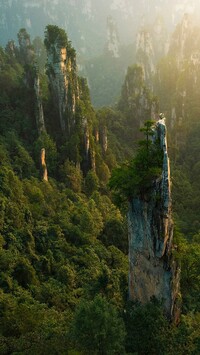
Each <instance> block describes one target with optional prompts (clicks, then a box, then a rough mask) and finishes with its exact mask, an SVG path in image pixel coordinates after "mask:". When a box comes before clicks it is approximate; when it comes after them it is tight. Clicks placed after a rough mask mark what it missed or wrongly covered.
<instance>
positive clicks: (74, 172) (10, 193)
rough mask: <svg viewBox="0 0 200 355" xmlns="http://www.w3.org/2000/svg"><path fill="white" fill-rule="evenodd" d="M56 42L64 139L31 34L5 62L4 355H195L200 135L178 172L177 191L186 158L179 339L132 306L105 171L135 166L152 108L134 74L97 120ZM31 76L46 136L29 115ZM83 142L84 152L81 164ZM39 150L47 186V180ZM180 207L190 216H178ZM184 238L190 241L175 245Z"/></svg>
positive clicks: (0, 252) (122, 231) (0, 193)
mask: <svg viewBox="0 0 200 355" xmlns="http://www.w3.org/2000/svg"><path fill="white" fill-rule="evenodd" d="M48 31H49V32H48ZM54 35H56V38H59V40H60V39H62V40H64V45H65V47H66V48H67V50H68V53H69V58H70V63H71V64H69V62H68V63H66V65H69V68H71V69H70V70H69V72H67V75H68V80H69V82H70V85H71V86H69V88H70V89H69V90H68V102H69V107H68V108H69V111H67V113H66V116H65V115H64V116H63V117H64V119H66V120H67V119H68V118H69V117H71V118H72V120H71V121H70V122H71V126H70V130H67V129H66V130H64V131H62V127H61V126H60V123H59V111H58V105H57V102H58V101H57V100H56V98H55V96H54V91H53V90H54V89H55V87H54V86H53V84H52V82H50V79H51V75H52V76H53V78H54V79H55V78H56V72H54V71H53V70H54V69H55V68H54V66H53V64H52V62H48V67H47V69H48V71H49V72H50V74H49V72H48V71H47V74H44V72H43V71H42V70H39V73H38V64H37V62H38V56H37V51H36V53H35V52H34V48H33V46H32V44H31V43H30V42H29V36H28V34H27V33H26V31H24V30H21V31H20V32H19V36H18V38H19V46H17V47H13V46H12V43H9V44H8V45H7V47H6V49H5V50H4V49H2V48H1V50H0V88H1V90H0V132H1V134H0V275H1V276H0V316H1V322H0V353H1V354H33V355H35V354H71V355H72V354H170V355H171V354H174V355H175V354H198V353H199V346H200V340H199V339H200V334H199V307H200V303H199V290H200V288H199V252H200V249H199V227H198V224H196V225H195V224H194V223H193V222H191V221H193V219H194V218H197V220H198V210H197V208H198V206H199V199H198V194H197V191H199V190H198V186H199V185H198V166H197V165H198V164H197V163H195V164H196V167H195V169H194V170H193V173H192V171H191V169H190V166H191V165H189V164H193V161H192V159H194V154H195V153H196V152H197V151H199V150H198V146H199V143H198V130H197V129H195V126H194V129H195V134H194V131H193V130H191V131H190V132H189V134H191V135H192V136H191V137H192V146H191V144H190V142H191V138H190V135H189V134H187V135H186V138H185V139H187V140H186V142H187V145H186V146H184V149H187V150H189V151H190V154H189V155H188V154H187V161H186V164H184V171H186V173H187V174H191V175H190V178H185V179H183V176H184V175H182V174H183V170H182V166H183V164H182V163H181V156H184V150H183V148H182V146H180V152H179V160H178V165H177V166H176V174H175V173H174V179H175V182H174V186H175V188H176V189H175V192H174V196H175V203H176V214H177V221H178V222H179V226H180V231H179V232H177V233H176V238H177V243H178V247H177V250H176V251H175V253H176V254H177V258H178V259H180V260H181V262H182V293H183V302H184V303H183V317H182V321H181V323H180V324H179V326H178V327H175V326H174V325H171V324H169V322H168V320H167V319H166V318H165V316H164V315H163V313H162V307H160V304H159V303H158V302H157V301H156V300H152V302H151V303H150V304H147V305H146V306H141V305H139V304H132V303H130V302H129V301H128V256H127V254H128V241H127V239H128V238H127V226H126V216H125V215H124V213H123V211H121V212H120V211H119V209H118V208H117V207H116V206H115V205H114V203H113V201H112V196H111V193H110V191H109V189H108V186H107V183H108V180H109V177H110V174H111V170H112V168H113V167H114V166H116V164H117V162H121V161H123V160H124V159H127V158H128V157H130V156H131V155H132V154H133V152H134V150H135V145H136V143H135V142H136V138H138V137H139V135H138V128H139V127H140V125H141V124H142V123H143V122H144V120H146V119H147V118H148V116H149V115H150V112H151V107H152V105H154V108H155V107H157V106H156V105H157V99H156V98H155V97H154V95H152V93H151V92H150V91H149V90H148V88H146V86H145V83H144V81H143V79H142V75H141V69H140V68H139V67H138V66H134V67H132V68H130V69H129V70H128V73H127V76H126V79H125V84H124V86H123V88H122V96H121V99H120V101H119V103H118V105H117V107H116V108H113V109H111V108H105V109H101V110H99V111H98V112H95V111H94V109H93V107H92V105H91V103H90V98H89V91H88V88H87V84H86V82H85V80H83V79H81V78H79V77H78V76H77V71H76V65H75V51H74V50H73V48H72V46H71V44H70V42H69V40H68V38H67V36H66V34H65V33H64V32H63V31H62V30H60V29H58V28H57V27H51V26H50V27H49V28H47V30H46V35H45V36H46V37H45V38H46V46H47V47H48V48H50V49H51V48H54V49H55V47H54V44H55V42H54V40H55V38H54ZM59 36H60V37H59ZM24 39H25V44H26V45H25V47H24V46H23V44H24ZM20 41H21V42H20ZM20 43H21V44H20ZM62 44H63V42H62ZM38 75H39V79H40V99H41V101H40V102H41V103H42V106H43V112H44V127H43V128H45V129H43V130H41V127H40V126H38V121H37V114H38V112H37V111H36V105H35V103H36V101H37V97H36V91H35V86H34V83H35V79H36V78H37V76H38ZM55 80H56V79H55ZM55 80H54V81H55ZM77 87H78V88H79V92H78V93H77V91H76V90H78V89H77ZM127 88H129V90H128V91H127ZM72 93H74V95H75V96H76V99H77V101H76V108H75V110H74V111H73V110H71V107H72V108H73V107H74V106H73V105H72V102H71V101H70V98H72V97H73V95H72ZM141 98H143V99H145V102H146V106H145V110H143V106H142V102H143V101H141ZM70 105H71V106H70ZM70 110H71V111H70ZM132 110H133V111H132ZM155 110H156V109H155ZM157 111H158V109H157ZM131 112H133V113H131ZM197 113H198V114H199V113H200V112H199V111H197ZM195 117H196V116H195ZM86 118H87V122H86ZM86 123H87V124H86ZM191 125H192V117H191ZM197 127H198V125H197ZM86 128H87V129H86ZM85 137H86V138H88V137H89V140H90V146H89V153H88V155H87V156H86V153H85V145H84V144H85V143H84V142H85V140H84V138H85ZM107 139H108V147H107ZM86 146H87V144H86ZM42 148H45V150H46V164H47V169H48V176H49V178H48V181H44V180H43V179H42V177H43V175H42V167H41V162H40V152H41V149H42ZM93 153H94V155H93ZM94 156H95V165H94V164H93V165H92V162H94V160H93V157H94ZM88 157H89V158H88ZM174 163H175V159H174ZM192 166H193V165H192ZM186 173H185V174H186ZM194 187H196V190H195V189H193V188H194ZM194 196H195V199H194ZM187 200H189V201H190V204H187V205H186V207H187V209H188V211H189V212H188V213H187V216H186V210H185V208H184V205H183V207H182V204H184V203H186V202H184V201H187ZM193 208H195V211H196V214H195V215H196V217H194V214H193V213H192V210H193ZM182 211H183V212H182ZM183 222H184V223H185V225H186V228H185V227H184V228H182V224H183ZM191 223H192V225H191ZM190 227H191V228H190ZM185 231H187V232H188V233H187V234H186V237H188V236H189V235H192V237H190V239H189V238H188V239H186V238H185V237H184V236H183V235H181V233H180V232H182V233H184V232H185Z"/></svg>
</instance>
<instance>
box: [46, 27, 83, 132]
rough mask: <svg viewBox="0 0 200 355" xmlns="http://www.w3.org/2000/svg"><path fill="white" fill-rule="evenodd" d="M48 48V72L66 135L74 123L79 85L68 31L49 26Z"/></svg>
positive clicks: (47, 34) (61, 126)
mask: <svg viewBox="0 0 200 355" xmlns="http://www.w3.org/2000/svg"><path fill="white" fill-rule="evenodd" d="M45 45H46V49H47V60H48V63H47V74H48V78H49V83H50V87H51V90H52V94H53V98H54V102H55V105H56V107H57V111H58V114H59V120H60V122H59V123H60V129H61V131H62V132H63V133H65V134H66V135H69V134H70V131H71V129H72V127H73V125H74V114H75V110H76V103H77V100H78V98H79V87H78V78H77V68H76V54H75V50H74V49H73V48H72V47H71V45H70V42H69V41H68V39H67V35H66V33H65V32H64V31H63V30H61V29H59V28H58V27H57V26H50V25H49V26H47V29H46V33H45Z"/></svg>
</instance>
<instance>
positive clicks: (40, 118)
mask: <svg viewBox="0 0 200 355" xmlns="http://www.w3.org/2000/svg"><path fill="white" fill-rule="evenodd" d="M34 90H35V97H36V100H35V101H36V102H35V112H36V124H37V129H38V133H39V134H40V133H42V132H45V131H46V129H45V123H44V112H43V105H42V98H41V93H40V79H39V75H38V74H37V73H36V76H35V78H34Z"/></svg>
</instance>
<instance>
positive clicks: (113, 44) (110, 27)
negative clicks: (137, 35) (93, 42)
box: [106, 16, 120, 58]
mask: <svg viewBox="0 0 200 355" xmlns="http://www.w3.org/2000/svg"><path fill="white" fill-rule="evenodd" d="M119 47H120V42H119V35H118V30H117V25H116V22H115V21H114V19H113V18H112V16H108V18H107V43H106V49H107V51H108V53H109V54H110V55H111V56H112V57H113V58H119Z"/></svg>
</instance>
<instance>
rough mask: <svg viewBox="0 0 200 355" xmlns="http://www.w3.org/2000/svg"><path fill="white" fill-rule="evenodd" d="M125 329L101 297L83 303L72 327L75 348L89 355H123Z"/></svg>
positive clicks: (76, 313) (112, 307) (115, 311)
mask: <svg viewBox="0 0 200 355" xmlns="http://www.w3.org/2000/svg"><path fill="white" fill-rule="evenodd" d="M124 336H125V329H124V324H123V322H122V320H121V319H120V318H119V316H118V314H117V310H116V309H115V307H114V306H113V305H112V304H110V303H108V302H107V301H106V300H105V299H104V298H103V297H101V296H97V297H95V299H94V300H93V301H90V302H88V301H83V302H82V303H81V304H80V305H79V307H78V308H77V310H76V312H75V316H74V321H73V325H72V337H73V338H74V340H75V344H76V346H77V347H78V348H79V349H80V350H84V351H86V352H87V353H90V354H119V353H120V354H123V353H124Z"/></svg>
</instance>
